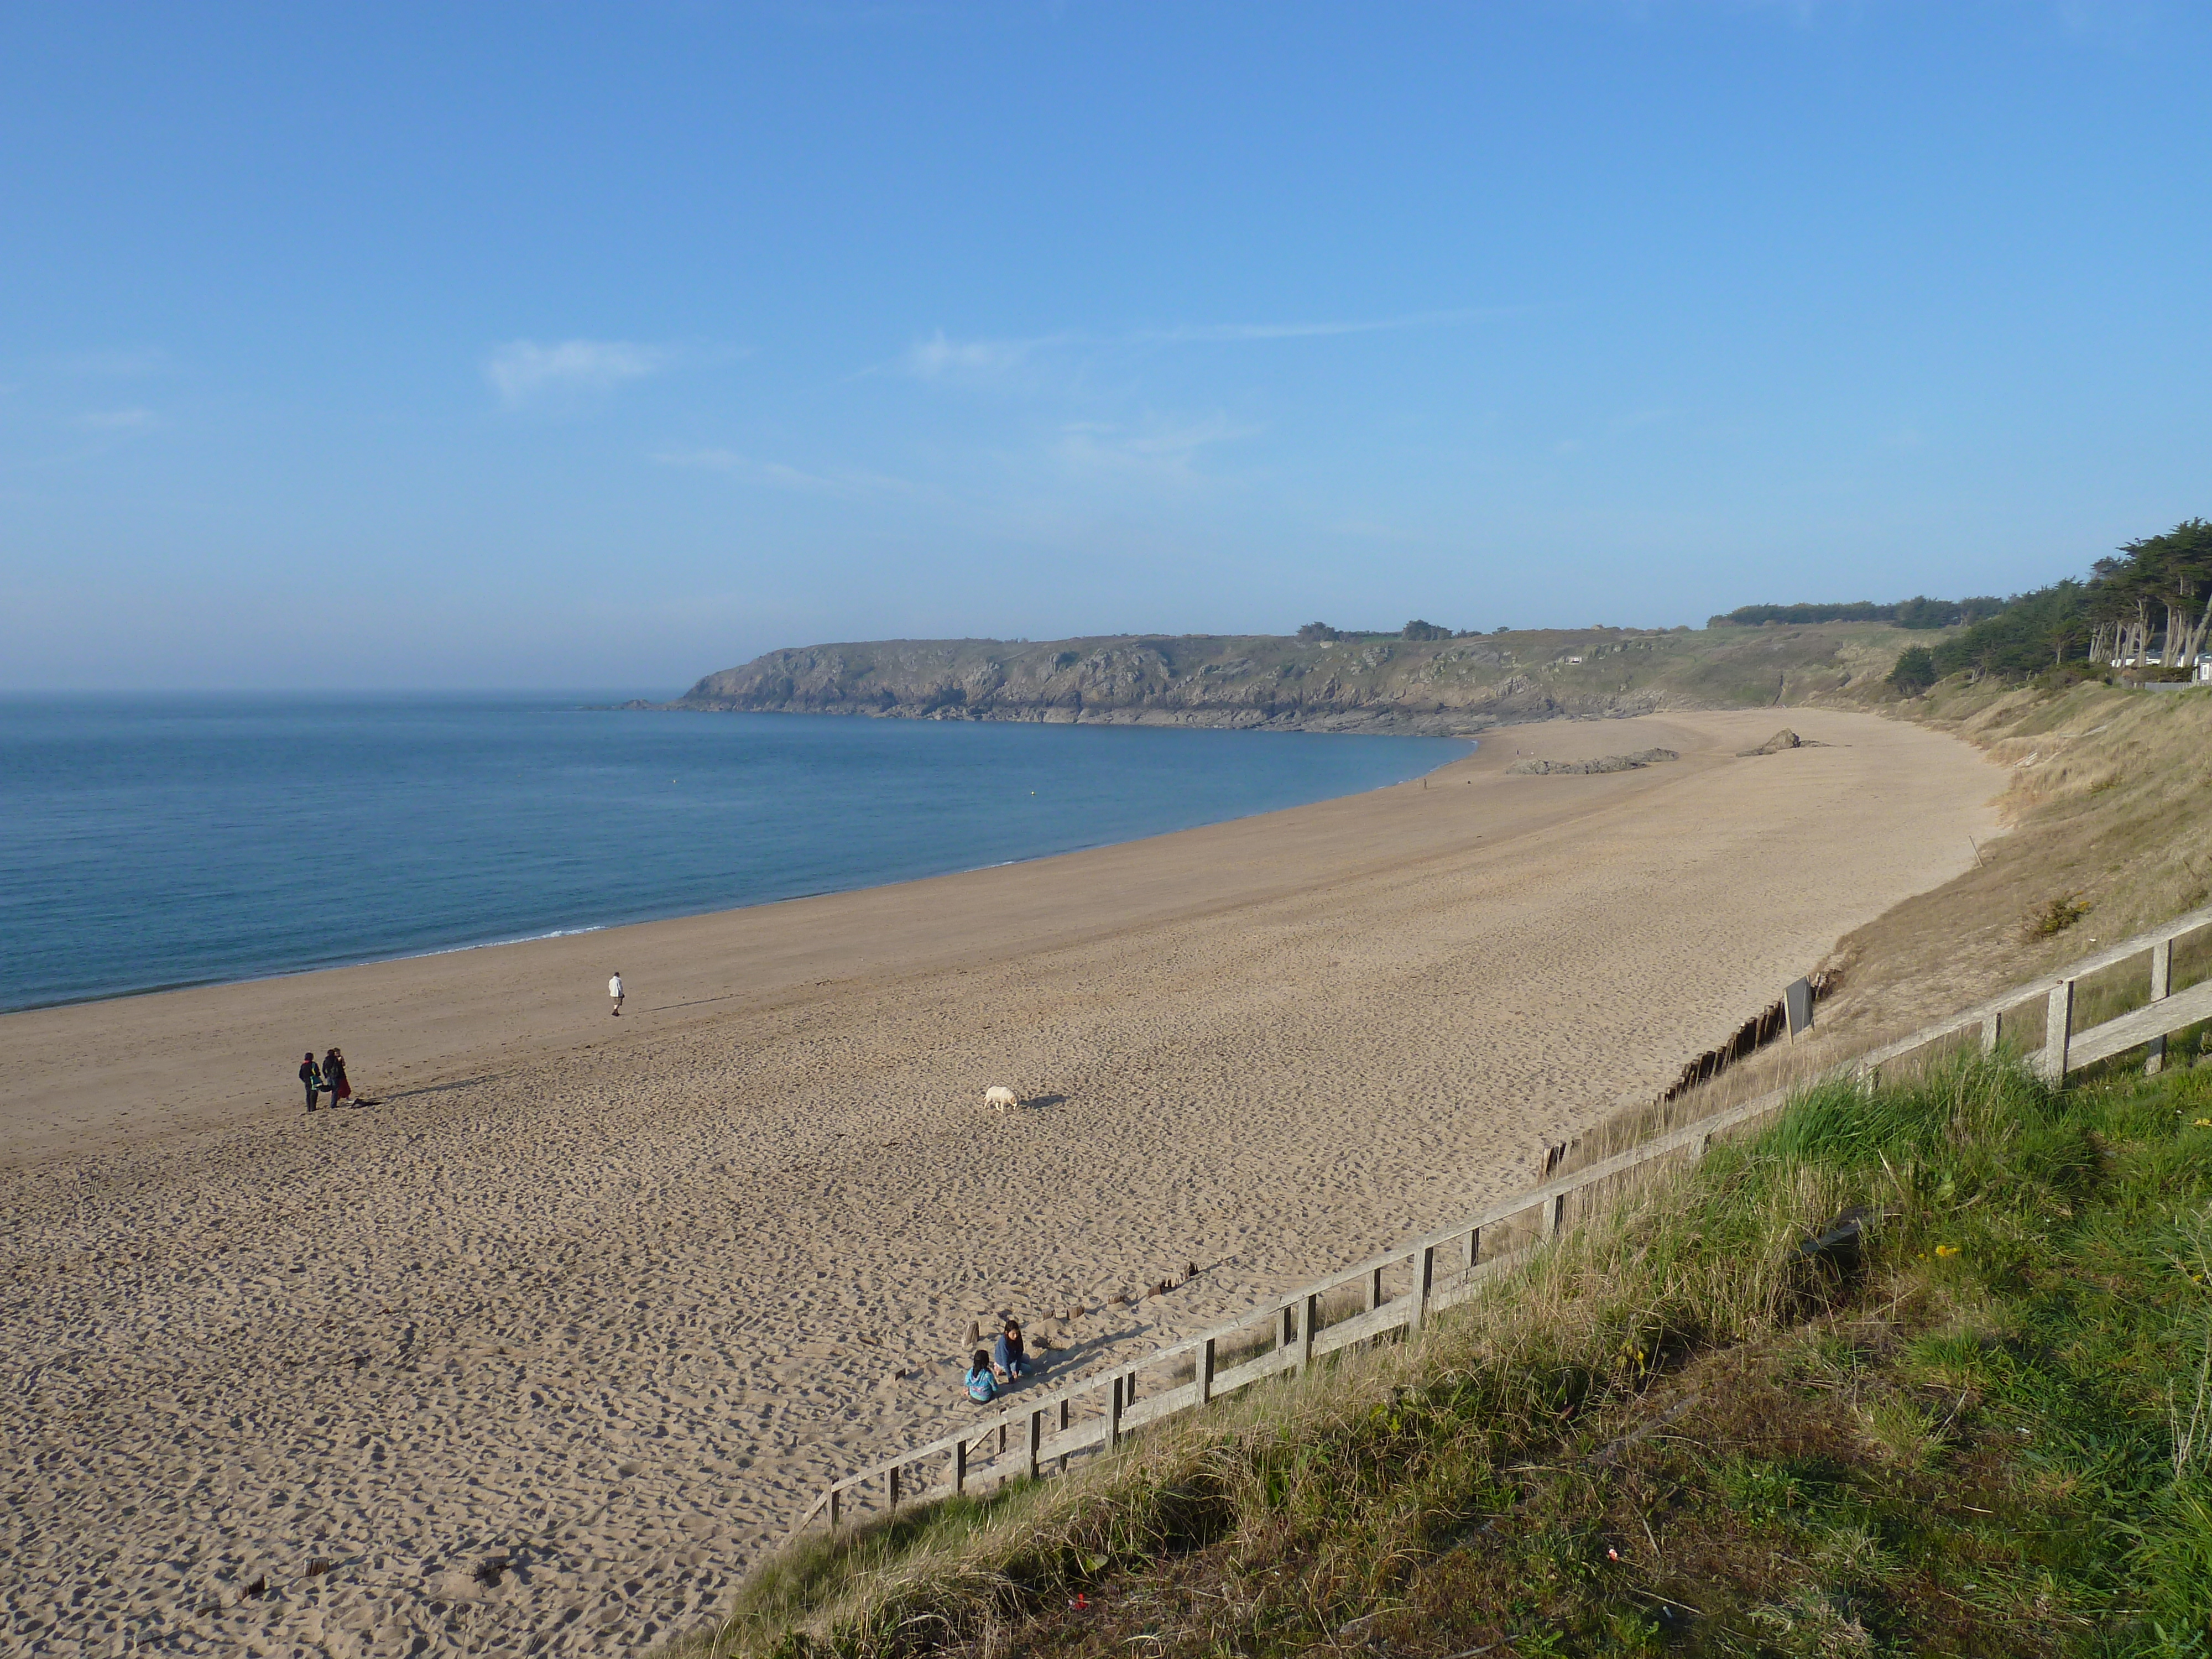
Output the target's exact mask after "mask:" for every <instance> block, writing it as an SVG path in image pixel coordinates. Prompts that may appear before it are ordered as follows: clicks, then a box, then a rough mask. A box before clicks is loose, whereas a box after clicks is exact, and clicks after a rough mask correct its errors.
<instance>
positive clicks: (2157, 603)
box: [2090, 519, 2212, 667]
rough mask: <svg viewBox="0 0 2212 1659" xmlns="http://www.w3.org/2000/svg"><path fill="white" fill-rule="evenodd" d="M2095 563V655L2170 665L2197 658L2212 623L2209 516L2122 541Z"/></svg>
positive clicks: (2189, 661)
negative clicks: (2114, 553) (2116, 549)
mask: <svg viewBox="0 0 2212 1659" xmlns="http://www.w3.org/2000/svg"><path fill="white" fill-rule="evenodd" d="M2094 570H2095V574H2094V575H2093V576H2092V577H2091V578H2090V580H2091V582H2092V584H2093V586H2094V587H2095V589H2096V590H2097V596H2098V602H2097V605H2096V607H2095V609H2096V621H2097V624H2098V625H2097V629H2096V635H2095V638H2094V641H2093V646H2092V650H2091V654H2092V655H2093V656H2096V657H2100V658H2103V657H2106V656H2107V655H2108V654H2109V657H2110V658H2111V659H2112V660H2114V661H2117V662H2123V663H2138V664H2140V663H2148V662H2151V661H2154V660H2155V661H2157V662H2159V663H2160V664H2162V665H2165V666H2167V667H2179V666H2184V665H2188V664H2191V663H2194V662H2195V661H2196V660H2197V655H2198V653H2201V652H2202V651H2203V649H2204V638H2205V634H2206V631H2207V629H2208V628H2212V524H2208V523H2206V522H2205V520H2203V519H2185V520H2182V521H2181V522H2180V523H2179V524H2178V525H2176V526H2174V527H2173V528H2172V529H2171V530H2169V531H2167V532H2166V533H2165V534H2164V535H2160V536H2146V537H2144V538H2142V539H2141V540H2139V541H2132V542H2129V543H2127V544H2124V546H2122V547H2121V549H2120V550H2119V556H2117V557H2112V558H2103V559H2100V560H2098V561H2097V562H2096V565H2095V566H2094ZM2200 599H2202V603H2200ZM2160 623H2163V624H2164V626H2163V627H2162V628H2161V627H2160V626H2159V624H2160ZM2154 634H2155V635H2156V636H2157V638H2158V641H2159V642H2158V644H2157V646H2156V647H2153V645H2152V643H2151V641H2152V638H2153V635H2154Z"/></svg>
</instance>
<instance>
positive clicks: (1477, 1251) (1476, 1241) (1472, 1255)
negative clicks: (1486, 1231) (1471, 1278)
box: [1467, 1227, 1482, 1273]
mask: <svg viewBox="0 0 2212 1659" xmlns="http://www.w3.org/2000/svg"><path fill="white" fill-rule="evenodd" d="M1481 1264H1482V1229H1481V1228H1480V1227H1469V1228H1468V1230H1467V1270H1468V1272H1469V1273H1473V1272H1474V1270H1475V1269H1476V1268H1477V1267H1480V1266H1481Z"/></svg>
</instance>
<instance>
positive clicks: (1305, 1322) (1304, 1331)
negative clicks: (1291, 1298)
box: [1298, 1291, 1321, 1371]
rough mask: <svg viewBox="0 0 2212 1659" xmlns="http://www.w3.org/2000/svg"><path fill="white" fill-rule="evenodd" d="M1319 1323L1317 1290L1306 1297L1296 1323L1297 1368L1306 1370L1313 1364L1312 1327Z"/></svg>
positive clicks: (1319, 1309) (1319, 1307) (1319, 1303)
mask: <svg viewBox="0 0 2212 1659" xmlns="http://www.w3.org/2000/svg"><path fill="white" fill-rule="evenodd" d="M1320 1323H1321V1296H1320V1293H1319V1292H1318V1291H1316V1293H1315V1294H1313V1295H1311V1296H1310V1297H1307V1298H1306V1305H1305V1311H1304V1315H1303V1316H1301V1317H1300V1319H1299V1321H1298V1324H1299V1326H1300V1327H1301V1328H1300V1330H1299V1332H1298V1369H1299V1370H1302V1371H1303V1370H1309V1369H1310V1368H1311V1366H1312V1364H1313V1345H1314V1328H1315V1327H1316V1326H1317V1325H1319V1324H1320Z"/></svg>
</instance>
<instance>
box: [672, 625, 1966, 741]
mask: <svg viewBox="0 0 2212 1659" xmlns="http://www.w3.org/2000/svg"><path fill="white" fill-rule="evenodd" d="M1913 637H1924V636H1908V635H1905V634H1904V633H1903V631H1902V630H1900V629H1895V628H1893V627H1889V626H1887V625H1886V624H1881V623H1830V624H1825V625H1817V626H1808V627H1778V626H1769V627H1757V628H1739V627H1721V628H1710V629H1696V630H1692V629H1673V630H1671V631H1663V632H1662V631H1659V630H1656V629H1627V628H1591V629H1550V630H1529V631H1524V632H1514V633H1499V634H1481V635H1462V636H1460V637H1458V638H1451V639H1441V640H1408V639H1405V638H1401V637H1399V636H1396V635H1350V636H1346V637H1340V638H1338V639H1334V640H1305V639H1291V638H1286V637H1284V636H1281V635H1210V634H1208V635H1192V634H1184V635H1114V636H1110V637H1103V638H1092V639H1073V640H1046V641H1034V642H1033V641H1006V640H884V641H871V642H862V643H853V644H840V645H814V646H805V647H796V648H791V649H786V650H781V651H771V652H769V653H766V654H765V655H763V656H760V657H757V658H755V659H753V660H752V661H751V662H749V663H746V664H744V665H741V666H739V667H736V668H726V669H724V670H722V671H720V673H715V674H709V675H708V676H707V677H706V678H703V679H702V680H701V681H699V683H698V684H696V685H694V686H693V687H692V688H691V689H690V690H689V691H687V692H685V693H684V696H682V697H680V698H678V699H677V700H676V701H675V702H672V703H667V704H662V705H658V706H659V707H663V708H683V709H698V710H708V711H721V712H738V711H742V712H768V713H786V714H868V715H874V716H877V717H879V718H891V719H904V720H1036V721H1048V722H1052V721H1058V722H1074V721H1082V722H1085V723H1110V724H1120V725H1146V726H1231V727H1240V728H1255V727H1273V728H1277V729H1283V730H1299V731H1310V732H1315V731H1318V732H1410V733H1423V734H1437V735H1446V736H1449V735H1459V734H1464V733H1469V732H1480V731H1482V730H1484V729H1485V728H1486V727H1489V726H1498V725H1504V724H1510V723H1516V722H1520V721H1525V720H1552V719H1557V718H1559V717H1563V716H1567V717H1580V718H1584V719H1598V718H1605V717H1626V716H1629V715H1635V714H1652V713H1656V712H1657V711H1658V710H1661V709H1662V708H1745V707H1758V706H1761V705H1766V704H1775V703H1783V702H1793V701H1797V700H1800V699H1802V698H1804V697H1807V696H1814V695H1820V694H1826V693H1832V692H1835V691H1838V690H1844V689H1845V688H1847V687H1850V686H1854V685H1859V684H1864V683H1867V682H1869V681H1870V680H1872V681H1878V680H1879V679H1880V678H1881V676H1882V675H1884V674H1887V672H1888V671H1889V670H1890V667H1891V665H1893V663H1894V662H1895V661H1896V659H1897V654H1898V653H1899V651H1900V650H1901V649H1902V648H1903V647H1904V646H1905V644H1906V643H1909V642H1911V639H1912V638H1913ZM640 706H646V705H640Z"/></svg>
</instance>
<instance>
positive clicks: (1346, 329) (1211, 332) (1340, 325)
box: [863, 307, 1520, 380]
mask: <svg viewBox="0 0 2212 1659" xmlns="http://www.w3.org/2000/svg"><path fill="white" fill-rule="evenodd" d="M1518 309H1520V307H1478V308H1469V309H1463V310H1458V311H1423V312H1416V313H1411V314H1409V315H1407V316H1403V317H1373V318H1364V319H1352V320H1346V321H1334V322H1330V321H1322V322H1289V323H1191V324H1184V325H1177V326H1176V327H1172V328H1138V329H1130V330H1127V331H1124V332H1122V333H1120V334H1098V333H1085V332H1083V331H1073V330H1070V331H1061V332H1059V333H1054V334H1033V335H1029V336H1026V337H1006V338H995V339H972V340H957V339H953V338H951V337H948V336H947V335H946V334H945V331H943V330H942V329H940V330H939V331H937V332H936V333H934V334H932V335H931V336H930V337H928V338H927V339H925V340H917V341H915V343H913V344H912V345H910V346H908V348H907V349H906V350H905V351H904V352H902V354H901V355H900V356H898V357H897V358H896V360H895V361H894V362H893V363H892V364H891V365H888V367H894V368H897V369H899V370H901V371H902V372H903V373H905V374H911V375H913V376H914V377H915V379H916V380H1006V379H1009V378H1012V376H1014V375H1015V374H1018V373H1020V372H1022V371H1024V370H1026V369H1028V368H1030V366H1031V365H1032V364H1033V363H1034V362H1035V361H1036V359H1037V358H1038V357H1040V356H1044V355H1046V354H1048V353H1049V352H1052V351H1054V350H1056V349H1062V348H1071V347H1072V348H1075V349H1085V350H1093V351H1097V350H1111V349H1116V348H1124V349H1126V348H1134V347H1146V346H1170V345H1238V344H1243V343H1250V342H1258V341H1266V340H1312V339H1321V338H1324V337H1328V336H1331V335H1341V334H1380V333H1385V332H1388V331H1392V330H1395V329H1407V328H1449V327H1454V326H1456V325H1460V324H1463V323H1471V322H1475V321H1478V320H1480V319H1484V318H1487V317H1502V316H1507V315H1510V314H1512V313H1515V312H1516V311H1517V310H1518ZM863 372H864V373H870V374H872V373H877V372H879V370H866V371H863Z"/></svg>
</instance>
